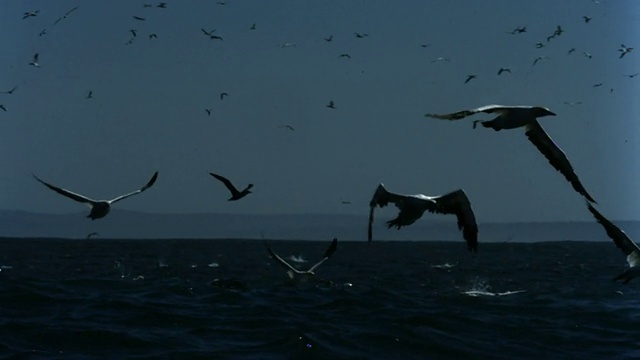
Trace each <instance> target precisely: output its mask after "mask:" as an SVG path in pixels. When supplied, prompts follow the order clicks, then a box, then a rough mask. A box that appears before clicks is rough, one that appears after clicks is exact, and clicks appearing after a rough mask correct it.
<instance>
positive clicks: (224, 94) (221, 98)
mask: <svg viewBox="0 0 640 360" xmlns="http://www.w3.org/2000/svg"><path fill="white" fill-rule="evenodd" d="M225 96H229V94H227V93H226V92H221V93H220V100H224V97H225Z"/></svg>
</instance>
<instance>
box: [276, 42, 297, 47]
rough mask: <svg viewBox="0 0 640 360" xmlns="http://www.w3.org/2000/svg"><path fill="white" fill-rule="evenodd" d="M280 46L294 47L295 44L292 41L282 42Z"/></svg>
mask: <svg viewBox="0 0 640 360" xmlns="http://www.w3.org/2000/svg"><path fill="white" fill-rule="evenodd" d="M280 47H282V48H288V47H296V44H294V43H284V44H282V46H280Z"/></svg>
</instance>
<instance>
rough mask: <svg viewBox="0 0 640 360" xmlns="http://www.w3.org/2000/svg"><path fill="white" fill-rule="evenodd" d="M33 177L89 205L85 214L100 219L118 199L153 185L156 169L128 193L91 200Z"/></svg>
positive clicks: (156, 175)
mask: <svg viewBox="0 0 640 360" xmlns="http://www.w3.org/2000/svg"><path fill="white" fill-rule="evenodd" d="M33 177H34V178H35V179H36V180H38V181H39V182H40V183H42V184H43V185H45V186H46V187H48V188H49V189H51V190H53V191H55V192H57V193H58V194H60V195H64V196H66V197H68V198H70V199H72V200H75V201H78V202H81V203H85V204H87V205H89V207H90V208H91V212H90V213H89V215H88V216H87V217H88V218H91V220H95V219H100V218H102V217H104V216H106V215H107V214H108V213H109V211H110V210H111V205H113V204H114V203H116V202H118V201H120V200H124V199H126V198H128V197H129V196H133V195H137V194H139V193H141V192H143V191H145V190H147V189H148V188H150V187H151V186H153V184H154V183H155V182H156V179H158V172H157V171H156V172H155V173H154V174H153V176H152V177H151V179H150V180H149V182H147V184H146V185H145V186H143V187H141V188H140V189H138V190H136V191H132V192H130V193H128V194H125V195H120V196H118V197H115V198H113V199H111V200H93V199H91V198H88V197H86V196H84V195H80V194H77V193H74V192H71V191H69V190H66V189H63V188H59V187H57V186H54V185H51V184H49V183H47V182H45V181H43V180H40V178H39V177H37V176H36V175H35V174H34V175H33Z"/></svg>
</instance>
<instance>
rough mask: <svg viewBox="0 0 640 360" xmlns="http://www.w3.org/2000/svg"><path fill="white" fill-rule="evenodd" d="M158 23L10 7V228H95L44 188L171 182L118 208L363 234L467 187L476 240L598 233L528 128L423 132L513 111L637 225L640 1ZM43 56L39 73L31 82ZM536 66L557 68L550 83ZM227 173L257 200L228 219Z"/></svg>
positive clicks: (312, 9) (238, 15)
mask: <svg viewBox="0 0 640 360" xmlns="http://www.w3.org/2000/svg"><path fill="white" fill-rule="evenodd" d="M145 3H147V4H151V5H153V6H152V7H148V8H147V7H144V6H143V5H144V4H145ZM157 4H158V2H151V1H147V2H145V1H139V2H138V1H81V2H79V1H62V0H60V1H55V2H52V1H44V0H43V1H31V0H26V1H22V0H21V1H3V2H2V4H1V5H0V7H1V8H2V11H0V29H1V30H2V31H0V38H1V39H0V41H1V42H2V43H3V44H4V46H3V47H2V48H0V68H2V69H3V71H2V76H1V77H0V91H7V90H10V89H11V88H13V87H14V86H18V88H17V89H16V90H15V91H14V92H13V93H12V94H4V93H3V94H0V104H2V105H3V106H4V107H5V108H6V109H7V111H0V128H1V129H0V136H1V137H2V141H0V166H2V171H0V186H1V189H2V191H1V192H0V209H8V210H23V211H31V212H38V213H53V214H59V213H60V214H62V213H73V212H78V211H83V210H84V208H83V206H82V205H81V204H79V203H76V202H74V201H72V200H70V199H67V198H64V197H62V196H60V195H58V194H56V193H54V192H52V191H50V190H48V189H47V188H46V187H44V186H42V185H41V184H39V183H38V182H37V181H35V180H34V179H33V178H32V176H31V174H36V175H37V176H39V177H40V178H42V179H43V180H45V181H48V182H50V183H52V184H55V185H58V186H61V187H64V188H66V189H69V190H72V191H75V192H79V193H81V194H84V195H87V196H90V197H94V198H103V199H104V198H106V199H108V198H112V197H115V196H117V195H120V194H123V193H126V192H129V191H132V190H135V189H137V188H139V187H141V186H142V185H144V184H145V183H146V182H147V180H148V179H149V178H150V177H151V175H152V174H153V172H155V171H158V172H159V177H158V181H157V182H156V184H155V185H154V186H153V187H152V188H151V189H149V190H147V191H146V192H145V193H143V194H140V195H138V196H134V197H131V198H129V199H126V200H124V201H122V202H119V203H117V205H115V206H114V208H118V209H126V210H134V211H144V212H151V213H231V214H343V213H344V214H363V216H366V214H367V213H368V202H369V200H370V198H371V196H372V195H373V192H374V190H375V188H376V186H377V185H378V184H379V183H384V184H385V186H386V187H387V189H388V190H390V191H394V192H399V193H406V194H415V193H422V194H427V195H439V194H444V193H447V192H450V191H453V190H456V189H459V188H462V189H464V190H465V191H466V192H467V195H468V196H469V198H470V200H471V202H472V206H473V208H474V211H475V213H476V218H477V220H478V222H480V223H482V222H516V221H517V222H521V221H586V220H592V218H591V215H590V214H589V212H588V211H587V209H586V206H585V204H584V199H583V198H582V197H581V196H580V195H579V194H577V193H576V192H575V191H574V190H573V189H572V187H571V185H570V184H569V183H568V182H567V181H566V180H565V179H564V177H563V176H562V175H561V174H560V173H558V172H557V171H556V170H555V169H554V168H553V167H551V165H550V164H549V163H548V162H547V160H546V159H545V158H544V156H542V154H540V153H539V152H538V151H537V149H536V148H535V147H534V146H533V145H532V144H531V143H530V142H529V141H528V139H527V138H526V136H525V135H524V131H523V129H514V130H506V131H500V132H494V131H493V130H490V129H484V128H478V129H475V130H474V129H472V126H471V123H472V120H475V119H485V120H488V119H490V118H491V116H490V115H487V114H480V115H477V116H475V117H474V118H473V119H465V120H460V121H456V122H448V121H442V120H436V119H432V118H427V117H425V116H424V114H426V113H450V112H455V111H459V110H464V109H471V108H475V107H478V106H482V105H487V104H502V105H537V106H545V107H548V108H550V109H551V111H553V112H555V113H556V114H557V116H555V117H546V118H541V119H540V123H541V125H542V126H543V127H544V128H545V130H546V131H547V132H548V133H549V135H550V136H551V137H552V138H553V139H554V141H556V143H557V144H558V145H559V146H560V147H561V148H562V149H563V150H564V151H565V153H566V154H567V156H568V158H569V160H570V161H571V163H572V165H573V167H574V169H575V171H576V173H577V174H578V176H579V177H580V179H581V181H582V183H583V185H584V186H585V187H586V188H587V190H588V191H589V192H590V193H591V195H592V196H593V197H594V198H595V199H596V200H597V201H598V205H597V206H598V209H599V210H600V211H601V212H602V213H603V214H606V216H608V217H609V218H611V219H618V220H640V215H639V214H640V211H639V210H640V201H639V200H640V196H639V195H640V190H639V189H638V185H637V184H638V182H637V178H638V175H639V170H640V159H639V157H638V156H637V154H638V153H639V152H640V139H638V137H637V136H634V134H638V133H639V130H640V122H639V120H640V117H639V116H638V115H640V108H639V107H640V105H639V103H638V101H637V99H638V94H639V90H640V85H639V84H640V76H637V77H634V78H630V77H626V76H624V75H630V74H635V73H637V72H640V53H637V52H634V51H632V52H630V53H628V54H627V55H626V56H625V57H624V58H619V54H620V52H619V51H618V49H619V48H620V46H621V44H625V45H626V46H629V47H634V46H637V45H638V44H636V43H635V42H637V34H638V33H640V29H639V28H640V26H639V25H638V24H640V3H638V2H637V1H633V0H619V1H605V0H600V1H599V2H596V1H593V0H567V1H555V0H542V1H513V0H502V1H501V0H495V1H475V0H469V1H462V0H461V1H448V0H432V1H426V0H406V1H377V0H369V1H364V0H361V1H355V0H354V1H338V0H336V1H329V0H326V1H301V0H281V1H277V2H272V1H269V2H267V1H261V0H255V1H251V0H226V1H225V4H224V5H222V4H220V3H219V2H218V1H167V5H166V8H159V7H157V6H156V5H157ZM76 6H78V8H77V9H76V10H75V11H73V12H72V13H70V14H69V15H68V16H67V17H66V18H64V19H62V20H61V21H59V22H58V23H57V24H55V25H52V24H53V22H54V21H55V20H56V19H58V18H60V17H62V16H63V15H64V14H65V13H66V12H67V11H69V10H70V9H72V8H74V7H76ZM36 10H39V12H38V13H37V15H36V16H32V17H28V18H26V19H22V17H23V13H25V12H27V11H36ZM133 16H139V17H143V18H144V19H145V20H144V21H140V20H136V19H134V18H133ZM583 16H589V17H591V18H592V19H591V20H590V21H589V22H588V23H585V21H584V20H583ZM253 24H255V29H253V30H252V29H251V27H252V25H253ZM558 25H560V26H562V29H563V30H564V32H563V33H562V34H561V36H558V37H556V38H553V39H551V40H550V41H547V37H548V36H550V35H551V34H553V32H554V30H555V29H556V27H557V26H558ZM520 26H526V32H524V33H521V34H515V35H512V34H509V32H511V31H512V30H514V29H515V28H517V27H520ZM45 28H46V34H44V35H42V36H40V35H39V34H40V32H41V31H42V30H43V29H45ZM131 29H135V30H136V35H137V36H136V37H135V38H133V41H132V42H131V43H130V44H127V42H129V40H130V39H132V33H131V31H130V30H131ZM201 29H205V30H207V31H211V30H213V29H215V32H213V34H215V35H218V36H220V37H222V40H217V39H210V38H209V37H208V36H207V35H205V34H204V33H203V32H202V30H201ZM355 33H360V34H368V36H366V37H362V38H358V37H356V36H355ZM150 34H156V35H157V38H153V39H150V38H149V35H150ZM329 36H333V38H332V41H330V42H329V41H326V40H325V38H328V37H329ZM538 42H541V43H542V44H544V47H542V48H536V46H535V44H536V43H538ZM285 43H292V44H295V47H294V46H289V47H282V45H283V44H285ZM422 45H425V46H422ZM571 48H575V51H574V52H572V53H569V50H570V49H571ZM585 52H588V53H589V54H590V55H591V58H588V57H587V56H585V54H584V53H585ZM35 53H38V54H39V63H40V67H39V68H36V67H33V66H30V65H28V64H29V62H30V61H31V59H32V57H33V55H34V54H35ZM343 53H346V54H349V55H350V58H346V57H340V56H339V55H340V54H343ZM538 56H546V57H548V59H545V60H542V61H539V62H538V63H537V64H536V65H535V66H532V64H533V61H534V60H535V59H536V58H537V57H538ZM438 57H446V58H449V59H450V61H433V60H434V59H436V58H438ZM500 67H508V68H509V69H510V70H511V73H503V74H502V75H497V72H498V69H499V68H500ZM471 74H473V75H477V77H476V78H475V79H473V80H471V81H469V82H468V83H467V84H465V83H464V82H465V79H466V78H467V76H468V75H471ZM598 83H602V86H599V87H594V86H593V85H595V84H598ZM89 91H92V94H93V97H92V98H91V99H87V98H86V97H87V94H88V92H89ZM222 92H227V93H228V94H229V96H227V97H225V98H224V100H221V99H220V96H219V95H220V93H222ZM329 101H334V103H335V109H330V108H328V107H327V106H326V105H327V104H328V103H329ZM566 102H581V103H580V104H578V105H573V106H571V105H567V104H566ZM205 109H212V111H211V115H210V116H209V115H207V113H206V111H205ZM282 125H290V126H292V127H293V128H294V129H295V131H291V130H288V129H287V128H283V127H281V126H282ZM209 172H216V173H218V174H221V175H223V176H226V177H228V178H229V179H231V181H232V182H234V183H235V184H236V185H237V186H238V187H244V186H245V185H247V184H249V183H252V184H254V188H253V189H252V190H253V193H252V194H250V195H249V196H247V197H246V198H244V199H242V200H240V201H236V202H229V201H227V198H228V197H229V193H228V192H227V190H226V189H225V188H224V187H223V186H222V184H221V183H219V182H217V181H215V180H214V179H213V178H212V177H210V176H209V175H208V173H209ZM343 202H349V203H350V204H344V203H343ZM87 212H88V211H87ZM385 212H386V213H387V214H392V213H394V212H395V210H391V209H384V210H383V213H385ZM383 216H386V215H383Z"/></svg>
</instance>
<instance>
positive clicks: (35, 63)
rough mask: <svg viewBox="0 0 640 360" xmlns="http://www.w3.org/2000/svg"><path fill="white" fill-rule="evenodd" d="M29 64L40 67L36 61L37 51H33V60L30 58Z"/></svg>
mask: <svg viewBox="0 0 640 360" xmlns="http://www.w3.org/2000/svg"><path fill="white" fill-rule="evenodd" d="M29 65H33V66H35V67H40V64H39V63H38V53H35V54H34V55H33V60H31V62H30V63H29Z"/></svg>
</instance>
